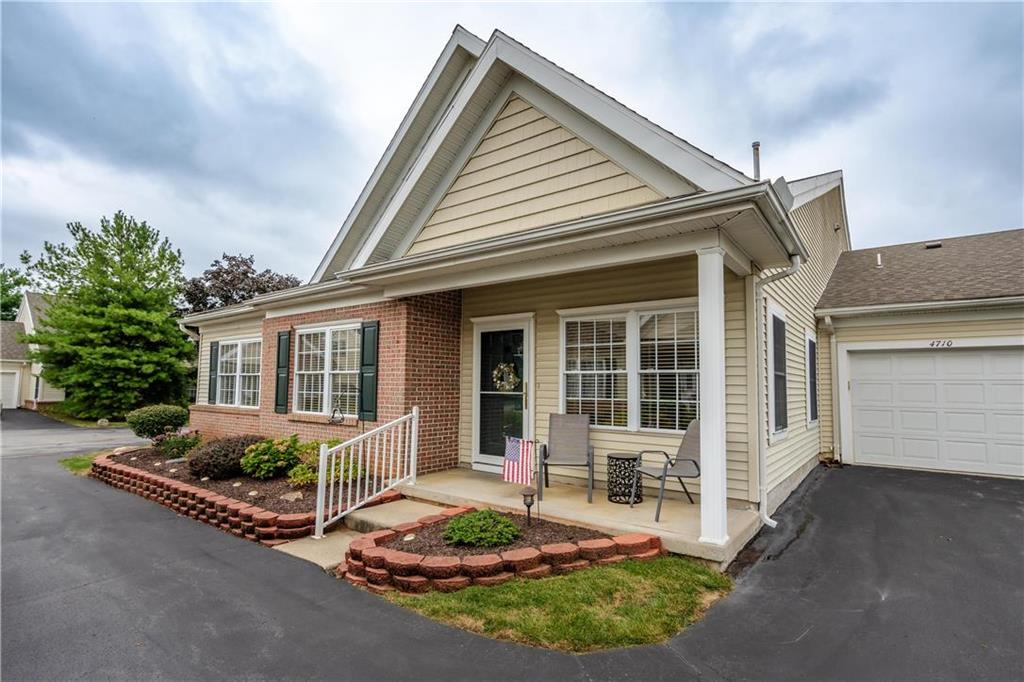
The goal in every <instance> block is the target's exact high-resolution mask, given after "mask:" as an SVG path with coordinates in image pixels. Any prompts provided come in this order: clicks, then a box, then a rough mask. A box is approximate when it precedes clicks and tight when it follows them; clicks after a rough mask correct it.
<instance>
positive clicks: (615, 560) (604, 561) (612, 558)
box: [594, 554, 629, 566]
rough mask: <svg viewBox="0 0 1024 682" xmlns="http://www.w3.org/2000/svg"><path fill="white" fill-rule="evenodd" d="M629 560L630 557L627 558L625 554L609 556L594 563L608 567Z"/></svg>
mask: <svg viewBox="0 0 1024 682" xmlns="http://www.w3.org/2000/svg"><path fill="white" fill-rule="evenodd" d="M628 558H629V557H627V556H626V555H625V554H613V555H612V556H608V557H605V558H603V559H597V560H596V561H594V565H596V566H607V565H609V564H617V563H619V562H620V561H625V560H626V559H628Z"/></svg>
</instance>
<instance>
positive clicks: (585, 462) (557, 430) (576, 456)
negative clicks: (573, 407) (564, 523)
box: [537, 414, 594, 504]
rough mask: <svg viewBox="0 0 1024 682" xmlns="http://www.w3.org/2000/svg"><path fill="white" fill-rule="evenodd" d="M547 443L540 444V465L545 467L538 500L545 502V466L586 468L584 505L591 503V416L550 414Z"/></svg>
mask: <svg viewBox="0 0 1024 682" xmlns="http://www.w3.org/2000/svg"><path fill="white" fill-rule="evenodd" d="M548 424H549V428H548V442H547V443H541V444H540V464H541V466H542V467H544V485H543V486H537V498H538V499H544V492H543V490H544V488H546V487H548V486H549V485H550V483H549V481H548V466H550V465H554V466H560V467H587V503H588V504H590V503H593V501H594V447H593V446H592V445H591V444H590V415H587V414H552V415H551V420H550V421H549V422H548Z"/></svg>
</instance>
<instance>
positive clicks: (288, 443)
mask: <svg viewBox="0 0 1024 682" xmlns="http://www.w3.org/2000/svg"><path fill="white" fill-rule="evenodd" d="M298 463H299V437H298V436H297V435H295V434H292V435H291V436H288V437H287V438H278V439H277V440H269V439H268V440H264V441H260V442H259V443H256V444H254V445H250V446H249V447H248V448H247V449H246V451H245V456H244V457H242V471H244V472H245V473H246V474H248V475H249V476H252V477H253V478H258V479H266V478H276V477H277V476H283V475H284V474H285V473H287V472H288V471H289V470H291V468H292V467H294V466H295V465H296V464H298Z"/></svg>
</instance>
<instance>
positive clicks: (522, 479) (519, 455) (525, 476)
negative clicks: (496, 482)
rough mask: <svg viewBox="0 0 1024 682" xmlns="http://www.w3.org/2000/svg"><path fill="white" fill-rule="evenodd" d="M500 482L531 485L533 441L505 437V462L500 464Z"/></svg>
mask: <svg viewBox="0 0 1024 682" xmlns="http://www.w3.org/2000/svg"><path fill="white" fill-rule="evenodd" d="M501 480H503V481H505V482H507V483H521V484H523V485H530V484H531V483H533V441H532V440H523V439H522V438H514V437H511V436H506V437H505V461H504V462H502V464H501Z"/></svg>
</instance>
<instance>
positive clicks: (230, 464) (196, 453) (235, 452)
mask: <svg viewBox="0 0 1024 682" xmlns="http://www.w3.org/2000/svg"><path fill="white" fill-rule="evenodd" d="M262 440H263V436H254V435H252V434H247V435H244V436H229V437H227V438H221V439H219V440H215V441H212V442H210V443H207V444H206V445H201V446H200V447H198V448H196V449H195V450H193V451H192V454H191V455H190V456H189V458H188V470H189V473H191V474H192V475H193V476H195V477H196V478H203V477H204V476H209V477H210V478H212V479H224V478H233V477H234V476H241V475H242V457H244V456H245V449H246V448H247V447H249V446H250V445H254V444H256V443H259V442H260V441H262Z"/></svg>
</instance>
